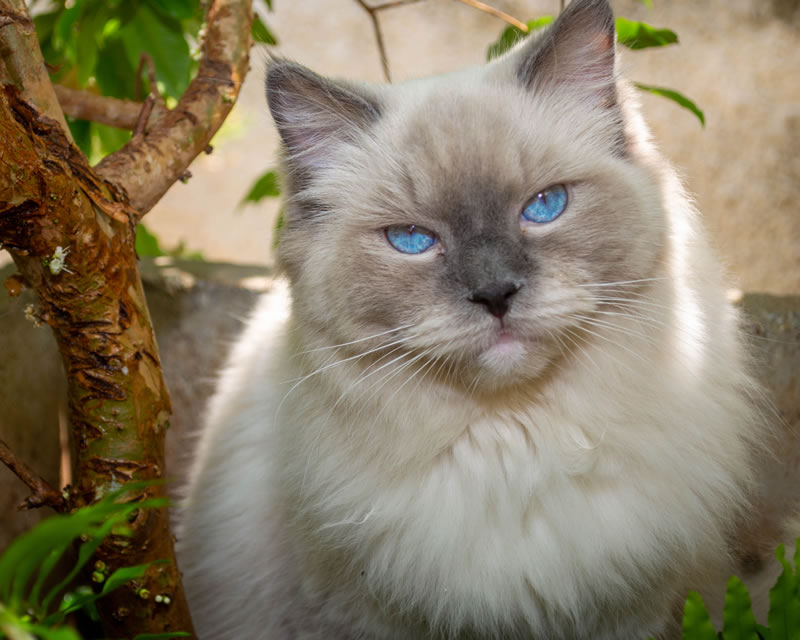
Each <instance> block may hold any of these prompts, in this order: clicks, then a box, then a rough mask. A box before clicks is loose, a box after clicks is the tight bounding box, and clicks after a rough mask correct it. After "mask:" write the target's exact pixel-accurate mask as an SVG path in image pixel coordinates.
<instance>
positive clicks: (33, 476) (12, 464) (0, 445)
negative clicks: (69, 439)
mask: <svg viewBox="0 0 800 640" xmlns="http://www.w3.org/2000/svg"><path fill="white" fill-rule="evenodd" d="M0 462H2V463H3V464H5V465H6V466H7V467H8V468H9V469H11V471H13V472H14V474H15V475H16V476H17V477H18V478H19V479H20V480H22V481H23V482H24V483H25V484H26V485H28V487H29V488H30V490H31V491H33V495H32V496H28V497H27V498H25V500H24V501H23V502H22V503H21V504H20V505H19V509H20V510H24V509H35V508H37V507H42V506H45V505H47V506H49V507H52V508H53V509H55V510H56V511H58V512H59V513H63V512H64V511H66V507H67V501H66V500H65V499H64V496H62V495H61V492H60V491H58V490H56V489H54V488H53V486H52V485H51V484H50V483H49V482H47V480H45V479H44V478H42V477H41V476H40V475H39V474H37V473H35V472H34V471H33V470H32V469H30V468H29V467H28V466H27V465H26V464H25V463H24V462H22V460H20V459H19V458H17V456H16V455H14V452H13V451H11V449H9V448H8V445H7V444H6V443H5V442H3V441H2V440H0Z"/></svg>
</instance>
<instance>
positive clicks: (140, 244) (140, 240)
mask: <svg viewBox="0 0 800 640" xmlns="http://www.w3.org/2000/svg"><path fill="white" fill-rule="evenodd" d="M136 253H137V254H138V255H139V257H151V258H156V257H158V256H163V255H166V253H165V252H164V250H163V249H162V248H161V245H160V244H159V242H158V238H157V237H156V236H155V235H154V234H152V233H151V232H150V230H149V229H148V228H147V227H145V226H144V225H143V224H140V225H139V226H138V227H137V228H136Z"/></svg>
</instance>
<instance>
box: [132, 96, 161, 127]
mask: <svg viewBox="0 0 800 640" xmlns="http://www.w3.org/2000/svg"><path fill="white" fill-rule="evenodd" d="M157 99H158V98H156V97H155V96H154V95H153V94H152V93H149V94H148V95H147V99H146V100H145V101H144V105H142V110H141V112H140V113H139V117H138V119H137V120H136V126H135V127H134V128H133V135H134V136H143V135H144V132H145V129H147V121H148V120H149V119H150V114H151V113H153V107H154V106H155V104H156V100H157Z"/></svg>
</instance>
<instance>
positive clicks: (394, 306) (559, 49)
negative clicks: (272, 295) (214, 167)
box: [268, 0, 663, 387]
mask: <svg viewBox="0 0 800 640" xmlns="http://www.w3.org/2000/svg"><path fill="white" fill-rule="evenodd" d="M570 7H571V9H570V10H568V11H567V12H566V13H565V14H564V15H563V16H562V17H561V18H560V19H559V20H558V21H557V22H556V24H555V25H554V27H553V28H552V30H551V32H550V33H548V34H546V35H545V36H543V37H541V38H540V39H539V40H537V41H531V42H529V43H526V44H525V45H523V46H522V47H521V48H518V49H517V50H516V51H514V52H512V53H511V54H510V55H508V56H507V57H505V58H504V59H502V60H500V61H498V62H496V63H493V64H490V65H487V66H486V67H483V68H479V69H471V70H468V71H465V72H461V73H458V74H453V75H449V76H445V77H440V78H433V79H430V80H425V81H420V82H416V83H410V84H408V85H401V86H397V87H372V88H369V87H357V88H356V87H353V86H350V85H345V84H339V83H331V82H329V81H327V80H323V79H322V78H319V77H318V76H315V75H313V74H311V72H309V71H307V70H305V69H303V68H301V67H298V66H296V65H293V64H290V63H283V62H276V63H273V65H272V66H271V67H270V72H269V76H268V95H269V99H270V107H271V109H272V111H273V114H274V115H275V117H276V121H277V123H278V126H279V129H280V130H281V134H282V136H283V138H284V141H285V143H286V148H287V168H288V171H289V188H290V192H291V195H292V199H291V200H290V202H289V206H288V208H287V225H286V228H285V230H284V232H283V234H282V236H281V246H280V255H281V261H282V263H283V265H284V266H285V268H286V270H287V272H288V274H289V276H290V278H291V280H292V286H293V294H294V301H295V313H296V314H297V315H298V317H299V319H300V320H301V321H302V322H303V323H305V326H306V328H307V329H308V330H309V331H312V332H315V333H316V334H317V335H319V336H321V341H322V342H324V343H326V344H331V345H332V344H342V343H347V342H351V341H358V342H355V343H354V344H353V345H352V350H353V352H354V353H361V352H366V351H369V350H371V349H377V350H376V351H375V352H374V354H372V356H371V359H372V361H373V362H375V360H376V359H379V360H382V361H383V362H386V363H389V362H390V361H393V360H394V359H396V366H401V365H402V364H404V363H412V361H413V364H409V365H408V366H409V369H410V371H414V370H419V368H420V367H427V370H428V371H429V372H430V373H431V374H435V373H438V374H440V375H445V376H446V377H449V378H450V379H452V380H453V381H455V380H457V379H461V380H464V381H465V382H466V383H467V384H469V383H471V382H473V381H475V380H477V379H478V378H481V379H482V380H483V383H484V384H487V385H488V386H489V387H493V386H499V385H505V384H510V383H513V382H514V381H516V380H519V379H520V378H531V377H535V376H537V375H540V374H541V373H542V371H543V370H544V369H545V368H546V367H547V365H548V364H549V363H551V362H553V361H554V360H555V359H557V358H558V357H559V354H561V353H562V352H564V350H569V349H570V348H573V347H575V346H576V345H577V344H578V341H579V340H586V339H587V336H590V334H586V332H585V331H583V330H582V329H579V327H580V326H581V325H582V324H584V320H585V319H586V318H587V317H590V316H591V314H593V313H594V312H596V311H597V310H598V308H599V307H601V306H603V304H607V302H606V303H604V302H601V301H600V300H599V299H600V297H605V298H611V297H618V296H622V297H624V296H625V295H626V293H625V292H627V291H630V289H629V288H626V287H627V285H625V286H622V285H621V286H620V288H616V289H615V288H613V287H612V286H610V285H607V283H614V282H625V283H627V282H630V281H633V280H641V279H646V278H650V277H651V276H652V273H653V270H654V268H655V265H656V264H657V263H658V261H659V259H660V255H661V245H662V242H663V238H662V235H663V231H662V229H663V220H662V218H663V213H662V210H661V206H660V201H659V197H658V193H657V187H656V186H655V184H654V181H653V180H652V179H651V178H650V177H649V176H648V174H647V172H646V171H645V170H644V169H643V168H642V167H640V166H639V165H638V164H637V162H636V160H635V158H634V157H633V156H632V155H631V153H630V152H629V145H628V143H627V141H626V137H625V132H624V124H623V122H622V115H621V114H622V108H621V107H620V105H619V101H618V96H617V90H616V86H615V76H614V57H613V18H612V17H611V14H610V11H609V9H608V6H607V4H606V3H605V2H598V1H597V0H576V1H575V2H573V3H572V4H571V5H570ZM597 285H602V286H600V287H598V286H597ZM611 290H613V291H615V292H616V293H615V294H614V295H609V294H608V292H609V291H611ZM620 292H621V293H620ZM609 317H610V316H609ZM370 336H375V337H374V338H369V337H370ZM588 339H591V338H590V337H589V338H588ZM414 358H416V360H414ZM373 366H375V365H373ZM378 366H379V363H378ZM465 373H466V374H467V375H464V374H465Z"/></svg>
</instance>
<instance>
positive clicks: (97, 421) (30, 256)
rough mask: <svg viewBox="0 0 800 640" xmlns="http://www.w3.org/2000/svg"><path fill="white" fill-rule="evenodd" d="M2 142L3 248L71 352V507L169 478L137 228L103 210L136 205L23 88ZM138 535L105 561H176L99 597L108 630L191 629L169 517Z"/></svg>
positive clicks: (111, 550) (146, 516)
mask: <svg viewBox="0 0 800 640" xmlns="http://www.w3.org/2000/svg"><path fill="white" fill-rule="evenodd" d="M0 145H2V148H3V149H12V148H13V154H12V153H3V154H0V241H2V242H3V244H4V246H5V248H6V249H8V250H9V251H10V253H11V255H12V257H13V258H14V262H15V263H16V265H17V268H18V269H19V272H20V274H21V275H22V277H23V278H24V279H25V282H26V283H27V284H28V286H30V287H32V288H33V289H35V290H36V291H37V293H38V295H39V309H38V312H37V315H38V317H39V318H40V319H41V321H43V322H45V323H47V324H48V325H50V327H51V328H52V329H53V331H54V334H55V337H56V341H57V343H58V346H59V350H60V351H61V356H62V358H63V361H64V367H65V369H66V372H67V378H68V385H67V399H68V407H69V408H68V419H69V423H70V426H71V429H72V434H73V438H74V440H75V442H76V443H77V447H76V449H77V460H76V461H75V473H76V476H75V477H76V482H75V486H74V487H73V490H72V494H71V504H72V505H73V506H81V505H85V504H90V503H92V502H94V501H95V500H97V499H99V498H100V497H102V496H103V495H105V494H106V493H108V492H109V491H111V490H112V489H114V488H116V487H118V486H120V485H122V484H125V483H127V482H130V481H133V480H144V479H157V478H160V477H161V476H162V474H163V470H164V432H165V430H166V428H167V426H168V421H169V414H170V403H169V396H168V394H167V390H166V386H165V384H164V380H163V377H162V375H161V367H160V362H159V357H158V349H157V347H156V344H155V339H154V336H153V332H152V329H151V326H150V318H149V315H148V311H147V306H146V303H145V299H144V293H143V290H142V285H141V281H140V280H139V275H138V271H137V265H136V255H135V252H134V231H133V227H132V226H131V225H130V224H128V223H127V221H126V222H120V221H117V220H115V219H113V218H110V217H108V216H107V215H105V213H103V211H102V209H100V207H99V206H98V205H103V204H105V203H108V205H109V206H108V208H110V209H114V210H115V211H122V210H125V208H126V207H125V202H124V198H123V196H122V195H121V194H120V192H118V191H117V190H115V189H114V187H113V186H112V185H108V184H103V183H102V181H101V180H99V179H98V178H97V176H94V175H93V173H92V170H91V168H90V167H89V166H88V164H87V163H86V158H85V157H84V156H83V154H81V153H80V152H79V151H78V150H77V149H76V148H75V147H74V146H72V145H71V144H70V142H69V140H67V138H66V136H65V135H64V132H63V130H62V129H61V127H60V126H59V124H58V123H57V122H56V121H54V120H51V119H49V118H47V117H46V116H42V115H40V114H39V113H38V112H37V111H35V110H34V109H33V108H32V107H31V106H30V105H29V104H27V103H26V102H25V101H23V100H22V98H21V97H20V95H19V91H18V90H17V89H16V87H14V86H13V85H4V86H3V91H2V93H0ZM112 204H113V205H114V207H111V206H110V205H112ZM57 247H61V248H62V251H66V252H67V253H66V257H65V259H64V264H63V265H62V268H61V269H59V268H58V267H59V264H58V262H57V261H56V262H54V256H56V251H57ZM54 427H55V425H54ZM163 491H164V488H163V487H154V488H151V489H149V490H148V491H147V492H146V493H147V494H148V495H158V494H160V493H162V492H163ZM143 497H145V496H144V494H140V495H138V496H136V499H141V498H143ZM132 529H133V532H134V533H133V537H132V538H130V539H125V538H118V537H113V536H112V537H111V538H109V539H108V540H107V541H106V543H104V544H103V545H102V546H101V548H100V550H99V551H98V559H100V560H102V561H103V562H105V563H106V565H107V566H108V567H110V568H111V569H112V570H113V569H116V568H118V567H122V566H129V565H134V564H140V563H145V562H154V561H158V560H163V559H167V560H172V562H170V563H169V564H154V565H153V566H151V568H150V569H149V571H148V573H147V575H146V576H145V577H144V578H143V579H142V580H141V581H140V582H139V583H137V584H130V585H127V586H125V587H122V588H120V589H118V590H117V591H115V592H114V593H112V594H111V595H110V596H108V597H107V598H104V599H102V600H101V601H100V603H99V604H100V606H101V608H103V609H105V610H106V612H107V614H109V615H106V616H105V618H104V623H105V624H106V634H107V635H108V636H109V637H128V636H131V635H135V634H136V633H158V632H163V631H169V630H191V620H190V617H189V612H188V607H187V605H186V601H185V598H184V597H183V591H182V587H181V583H180V575H179V572H178V569H177V566H176V564H175V562H174V551H173V548H172V546H173V541H172V537H171V535H170V534H169V530H168V519H167V512H166V510H165V509H162V510H143V511H141V512H140V513H139V515H138V517H137V519H136V521H134V522H133V523H132ZM142 588H145V589H147V592H149V593H151V594H153V595H156V594H160V593H164V594H168V595H169V596H170V600H171V604H170V605H169V606H165V605H162V604H156V603H155V602H154V600H153V599H152V598H151V599H149V600H143V599H142V598H140V597H139V594H140V593H144V592H142V591H140V590H141V589H142Z"/></svg>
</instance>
